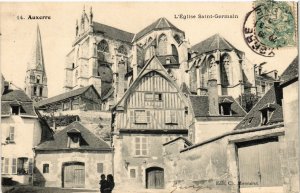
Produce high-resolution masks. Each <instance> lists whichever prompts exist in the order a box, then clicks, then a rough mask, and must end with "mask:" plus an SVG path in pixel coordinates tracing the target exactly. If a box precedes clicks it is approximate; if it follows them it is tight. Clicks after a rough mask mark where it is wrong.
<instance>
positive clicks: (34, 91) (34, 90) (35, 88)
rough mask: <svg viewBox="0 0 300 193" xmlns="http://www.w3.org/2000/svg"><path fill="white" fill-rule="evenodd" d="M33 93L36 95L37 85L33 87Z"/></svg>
mask: <svg viewBox="0 0 300 193" xmlns="http://www.w3.org/2000/svg"><path fill="white" fill-rule="evenodd" d="M33 95H34V96H37V87H36V86H34V87H33Z"/></svg>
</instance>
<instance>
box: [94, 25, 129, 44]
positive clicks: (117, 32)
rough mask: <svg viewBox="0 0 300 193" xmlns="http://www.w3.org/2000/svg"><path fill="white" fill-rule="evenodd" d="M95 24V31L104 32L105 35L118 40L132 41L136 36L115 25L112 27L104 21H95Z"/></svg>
mask: <svg viewBox="0 0 300 193" xmlns="http://www.w3.org/2000/svg"><path fill="white" fill-rule="evenodd" d="M93 25H94V31H95V32H100V33H103V34H104V35H105V36H108V37H110V38H113V39H116V40H121V41H124V42H131V41H132V39H133V37H134V34H133V33H130V32H127V31H124V30H121V29H118V28H115V27H111V26H108V25H105V24H102V23H98V22H93Z"/></svg>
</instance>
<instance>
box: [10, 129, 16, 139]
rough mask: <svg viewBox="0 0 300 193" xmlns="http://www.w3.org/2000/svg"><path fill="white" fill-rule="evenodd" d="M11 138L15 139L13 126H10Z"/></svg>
mask: <svg viewBox="0 0 300 193" xmlns="http://www.w3.org/2000/svg"><path fill="white" fill-rule="evenodd" d="M9 140H10V141H14V140H15V128H14V127H13V126H10V127H9Z"/></svg>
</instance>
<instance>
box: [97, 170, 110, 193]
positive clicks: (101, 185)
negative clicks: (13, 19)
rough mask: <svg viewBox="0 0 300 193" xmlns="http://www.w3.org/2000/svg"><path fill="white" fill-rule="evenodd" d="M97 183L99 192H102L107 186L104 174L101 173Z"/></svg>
mask: <svg viewBox="0 0 300 193" xmlns="http://www.w3.org/2000/svg"><path fill="white" fill-rule="evenodd" d="M99 184H100V192H101V193H104V190H105V189H107V188H108V187H109V186H108V182H107V180H106V179H105V175H104V174H101V180H100V182H99Z"/></svg>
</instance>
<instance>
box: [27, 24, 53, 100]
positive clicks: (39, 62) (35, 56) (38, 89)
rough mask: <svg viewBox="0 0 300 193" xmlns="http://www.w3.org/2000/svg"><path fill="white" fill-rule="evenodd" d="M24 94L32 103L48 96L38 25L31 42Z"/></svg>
mask: <svg viewBox="0 0 300 193" xmlns="http://www.w3.org/2000/svg"><path fill="white" fill-rule="evenodd" d="M25 92H26V94H27V95H28V96H29V97H30V98H31V99H33V100H34V101H39V100H42V99H44V98H47V96H48V88H47V76H46V69H45V62H44V55H43V46H42V38H41V32H40V27H39V25H38V24H37V28H36V34H35V37H34V41H33V48H32V52H31V55H30V58H29V61H28V63H27V71H26V77H25Z"/></svg>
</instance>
